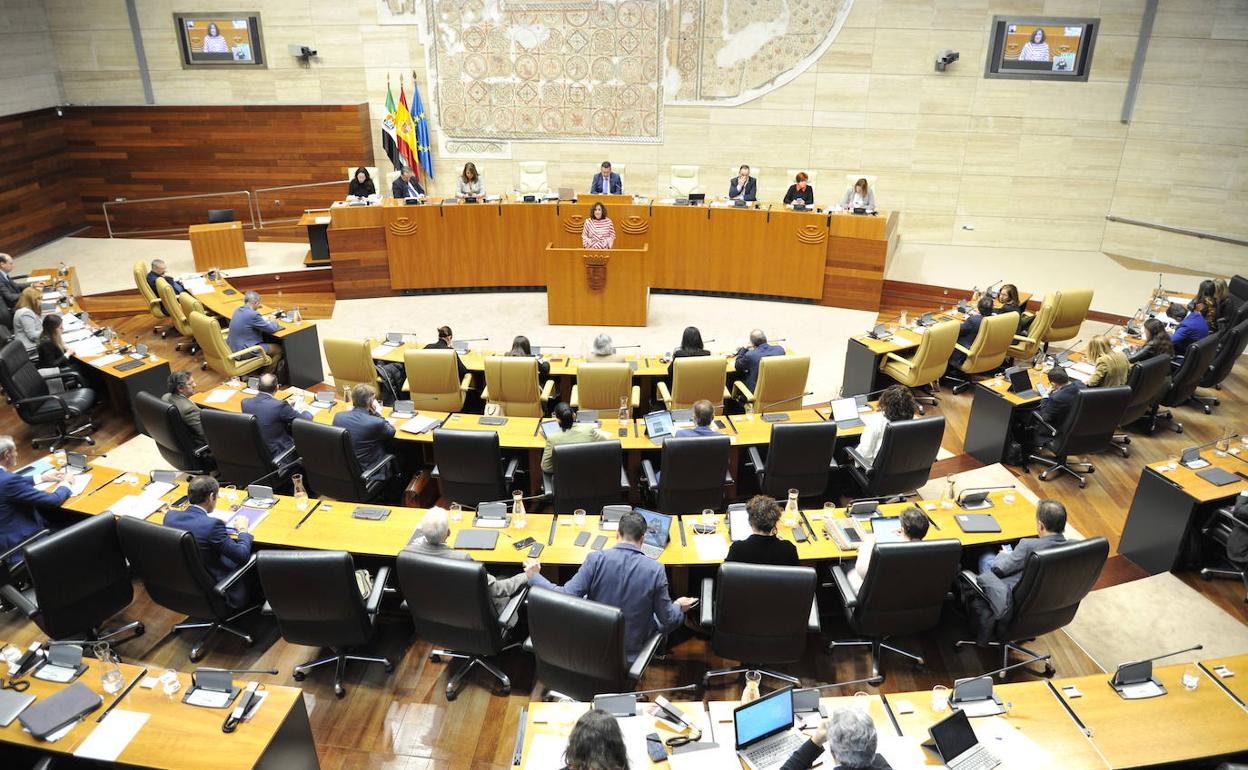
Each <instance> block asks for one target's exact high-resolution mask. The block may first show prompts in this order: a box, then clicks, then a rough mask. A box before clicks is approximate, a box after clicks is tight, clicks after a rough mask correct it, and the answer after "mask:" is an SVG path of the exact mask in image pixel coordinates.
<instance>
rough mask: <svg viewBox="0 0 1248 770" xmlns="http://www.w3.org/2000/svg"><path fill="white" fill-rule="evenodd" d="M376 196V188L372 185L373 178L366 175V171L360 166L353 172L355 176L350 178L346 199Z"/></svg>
mask: <svg viewBox="0 0 1248 770" xmlns="http://www.w3.org/2000/svg"><path fill="white" fill-rule="evenodd" d="M376 194H377V186H376V185H374V184H373V178H372V177H370V176H369V175H368V169H366V168H364V167H363V166H360V167H359V168H357V169H356V170H355V176H354V177H352V179H351V184H350V185H349V186H348V187H347V197H348V198H367V197H369V196H370V195H376Z"/></svg>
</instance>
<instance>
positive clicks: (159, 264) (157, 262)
mask: <svg viewBox="0 0 1248 770" xmlns="http://www.w3.org/2000/svg"><path fill="white" fill-rule="evenodd" d="M168 270H169V266H168V265H166V264H165V260H163V259H153V260H152V269H151V270H148V271H147V285H148V286H151V287H152V291H154V292H156V296H157V297H159V296H160V292H158V291H156V279H157V278H164V279H165V282H166V283H168V284H169V288H171V289H173V293H174V294H181V293H182V292H184V291H186V287H185V286H183V285H182V282H181V281H179V280H178V279H177V278H174V277H173V276H171V275H165V273H166V272H168Z"/></svg>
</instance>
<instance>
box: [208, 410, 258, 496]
mask: <svg viewBox="0 0 1248 770" xmlns="http://www.w3.org/2000/svg"><path fill="white" fill-rule="evenodd" d="M200 422H201V424H202V425H203V428H204V438H206V439H208V448H209V449H210V450H212V456H213V459H214V460H215V461H216V463H217V476H218V478H219V479H220V481H221V483H223V484H233V485H235V486H237V487H238V488H239V489H242V488H243V487H245V486H247V485H248V484H250V483H251V482H253V481H255V480H256V479H258V478H260V477H261V476H264V475H266V474H268V473H270V472H272V471H273V469H274V468H276V467H277V466H276V465H275V464H274V462H273V456H272V455H271V454H270V453H269V448H268V447H267V446H265V443H264V437H263V436H261V435H260V421H259V420H257V419H256V416H255V415H254V414H241V413H235V412H223V411H220V410H218V409H205V410H203V411H202V412H201V413H200Z"/></svg>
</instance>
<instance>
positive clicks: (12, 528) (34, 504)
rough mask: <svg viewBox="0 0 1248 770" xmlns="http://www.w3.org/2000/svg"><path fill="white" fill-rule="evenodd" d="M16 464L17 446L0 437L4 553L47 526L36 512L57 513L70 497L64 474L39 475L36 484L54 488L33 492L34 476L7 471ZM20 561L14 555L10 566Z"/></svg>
mask: <svg viewBox="0 0 1248 770" xmlns="http://www.w3.org/2000/svg"><path fill="white" fill-rule="evenodd" d="M16 464H17V445H16V444H15V443H14V442H13V437H12V436H0V551H7V550H9V549H10V548H12V547H14V546H15V545H18V544H19V543H21V542H22V541H24V540H26V539H27V538H29V537H30V536H31V535H34V534H35V533H36V532H39V531H40V530H43V529H47V527H48V524H47V522H45V521H44V520H43V516H41V515H40V514H39V509H40V508H42V509H44V510H56V509H57V508H58V507H60V505H61V504H62V503H64V502H65V501H66V500H67V499H69V496H70V494H71V491H70V488H69V484H68V483H66V482H65V471H62V470H50V471H47V472H45V473H43V474H42V475H40V477H39V479H38V482H39V483H43V482H47V481H55V482H57V486H56V488H55V489H53V490H51V491H50V492H41V491H39V490H38V489H35V482H36V479H35V478H34V477H33V476H20V475H18V474H16V473H13V472H12V471H11V470H10V468H12V467H13V466H14V465H16ZM21 560H22V557H21V554H14V555H13V556H12V557H11V558H10V559H9V563H10V564H16V563H18V562H20V561H21Z"/></svg>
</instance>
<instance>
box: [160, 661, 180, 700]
mask: <svg viewBox="0 0 1248 770" xmlns="http://www.w3.org/2000/svg"><path fill="white" fill-rule="evenodd" d="M160 688H161V689H162V690H164V692H165V697H168V698H172V697H173V694H174V693H175V692H177V691H178V690H181V689H182V682H180V681H178V672H177V671H174V670H173V669H171V668H167V669H165V670H164V671H162V672H161V674H160Z"/></svg>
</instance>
